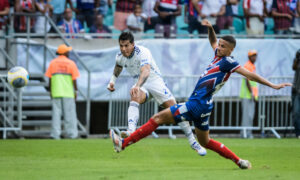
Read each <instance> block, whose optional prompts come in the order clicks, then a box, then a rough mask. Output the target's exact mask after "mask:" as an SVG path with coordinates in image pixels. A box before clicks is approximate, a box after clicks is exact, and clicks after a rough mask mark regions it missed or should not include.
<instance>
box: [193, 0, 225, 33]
mask: <svg viewBox="0 0 300 180" xmlns="http://www.w3.org/2000/svg"><path fill="white" fill-rule="evenodd" d="M225 6H226V0H214V1H212V0H204V2H203V7H202V10H201V14H200V17H201V18H202V19H207V20H208V21H209V22H210V23H211V24H212V25H213V28H214V29H215V32H216V33H219V28H218V25H217V18H218V17H220V16H223V15H224V14H225V10H226V7H225ZM199 21H200V20H199ZM206 32H207V31H205V33H206Z"/></svg>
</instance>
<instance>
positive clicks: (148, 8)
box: [142, 0, 158, 32]
mask: <svg viewBox="0 0 300 180" xmlns="http://www.w3.org/2000/svg"><path fill="white" fill-rule="evenodd" d="M155 3H156V0H144V1H143V6H142V7H143V13H145V15H146V17H147V20H146V21H145V26H144V32H146V31H148V30H150V29H154V28H155V25H156V24H157V22H158V14H157V13H156V12H155V11H154V6H155Z"/></svg>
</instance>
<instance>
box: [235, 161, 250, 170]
mask: <svg viewBox="0 0 300 180" xmlns="http://www.w3.org/2000/svg"><path fill="white" fill-rule="evenodd" d="M238 165H239V167H240V168H241V169H251V167H252V166H251V163H250V162H249V161H248V160H244V159H240V160H239V162H238Z"/></svg>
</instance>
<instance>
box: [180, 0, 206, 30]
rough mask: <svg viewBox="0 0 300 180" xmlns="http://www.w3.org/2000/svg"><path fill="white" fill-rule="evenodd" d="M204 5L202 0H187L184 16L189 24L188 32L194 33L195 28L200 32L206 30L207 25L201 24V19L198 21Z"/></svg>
mask: <svg viewBox="0 0 300 180" xmlns="http://www.w3.org/2000/svg"><path fill="white" fill-rule="evenodd" d="M202 6H203V1H202V0H186V1H185V9H184V14H185V15H184V17H185V20H184V21H185V23H187V24H188V32H189V33H190V34H192V33H193V32H194V30H197V31H198V33H199V34H203V33H205V32H206V27H205V26H202V25H201V21H198V17H200V16H199V15H200V14H201V10H202Z"/></svg>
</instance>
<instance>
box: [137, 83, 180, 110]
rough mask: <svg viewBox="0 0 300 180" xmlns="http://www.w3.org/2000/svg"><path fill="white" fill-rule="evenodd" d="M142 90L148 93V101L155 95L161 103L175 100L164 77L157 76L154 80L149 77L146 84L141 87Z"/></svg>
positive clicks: (156, 99)
mask: <svg viewBox="0 0 300 180" xmlns="http://www.w3.org/2000/svg"><path fill="white" fill-rule="evenodd" d="M134 86H135V85H134ZM134 86H133V87H134ZM141 90H142V91H144V93H146V98H147V99H146V101H147V100H148V99H150V98H151V97H153V98H154V99H155V101H156V102H157V103H158V104H159V105H162V104H163V103H164V102H166V101H169V100H172V99H173V100H175V98H174V96H173V94H172V93H171V91H170V90H169V88H167V86H166V84H165V82H164V81H163V80H162V78H155V79H154V80H151V79H147V81H146V82H145V84H144V85H143V86H142V87H141Z"/></svg>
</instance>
